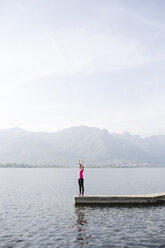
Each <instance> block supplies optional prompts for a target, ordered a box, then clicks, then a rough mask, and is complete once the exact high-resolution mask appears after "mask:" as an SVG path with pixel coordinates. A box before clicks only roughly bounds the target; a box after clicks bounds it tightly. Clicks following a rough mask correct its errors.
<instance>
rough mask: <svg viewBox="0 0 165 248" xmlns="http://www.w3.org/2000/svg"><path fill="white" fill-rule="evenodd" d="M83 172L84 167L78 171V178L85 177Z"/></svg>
mask: <svg viewBox="0 0 165 248" xmlns="http://www.w3.org/2000/svg"><path fill="white" fill-rule="evenodd" d="M83 172H84V169H79V171H78V179H80V178H83Z"/></svg>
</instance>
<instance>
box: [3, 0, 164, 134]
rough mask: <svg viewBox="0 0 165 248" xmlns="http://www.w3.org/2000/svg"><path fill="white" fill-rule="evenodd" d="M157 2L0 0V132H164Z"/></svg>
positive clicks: (160, 14) (161, 13) (160, 26)
mask: <svg viewBox="0 0 165 248" xmlns="http://www.w3.org/2000/svg"><path fill="white" fill-rule="evenodd" d="M164 13H165V1H164V0H154V1H153V0H134V1H132V0H0V117H1V119H0V129H4V128H10V127H14V126H18V127H20V128H23V129H26V130H29V131H48V132H49V131H51V132H52V131H58V130H61V129H63V128H68V127H71V126H78V125H87V126H95V127H98V128H106V129H108V131H109V132H110V133H112V132H117V133H122V132H125V131H128V132H130V133H132V134H140V135H141V136H142V137H146V136H150V135H155V134H165V15H164Z"/></svg>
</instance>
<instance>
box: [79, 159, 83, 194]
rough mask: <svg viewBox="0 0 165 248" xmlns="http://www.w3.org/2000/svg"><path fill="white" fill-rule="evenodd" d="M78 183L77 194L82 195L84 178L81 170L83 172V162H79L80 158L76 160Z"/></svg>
mask: <svg viewBox="0 0 165 248" xmlns="http://www.w3.org/2000/svg"><path fill="white" fill-rule="evenodd" d="M78 168H79V170H78V185H79V195H80V196H83V195H84V178H83V172H84V166H83V162H82V164H81V163H80V160H79V162H78Z"/></svg>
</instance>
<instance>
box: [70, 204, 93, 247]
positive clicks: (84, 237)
mask: <svg viewBox="0 0 165 248" xmlns="http://www.w3.org/2000/svg"><path fill="white" fill-rule="evenodd" d="M75 214H76V215H77V221H76V223H75V225H74V226H73V228H74V230H75V231H76V233H77V234H76V243H78V245H79V246H80V247H83V245H87V244H88V243H89V240H90V238H91V234H89V233H88V230H87V224H88V222H87V220H86V218H85V207H75Z"/></svg>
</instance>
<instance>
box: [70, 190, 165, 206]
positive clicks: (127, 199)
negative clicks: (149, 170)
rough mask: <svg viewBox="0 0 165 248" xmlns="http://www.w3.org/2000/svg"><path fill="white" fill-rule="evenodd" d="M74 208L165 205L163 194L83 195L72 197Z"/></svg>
mask: <svg viewBox="0 0 165 248" xmlns="http://www.w3.org/2000/svg"><path fill="white" fill-rule="evenodd" d="M74 203H75V206H124V205H125V206H129V205H131V206H138V205H156V204H161V203H164V204H165V193H156V194H145V195H85V196H75V197H74Z"/></svg>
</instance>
